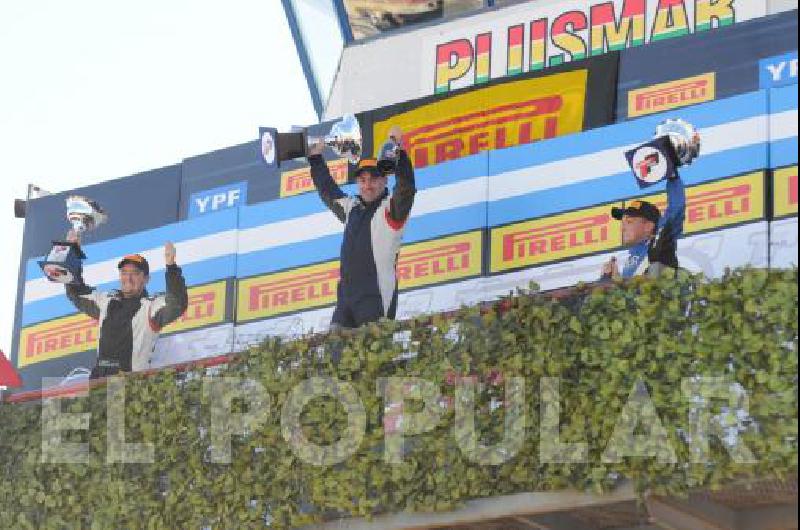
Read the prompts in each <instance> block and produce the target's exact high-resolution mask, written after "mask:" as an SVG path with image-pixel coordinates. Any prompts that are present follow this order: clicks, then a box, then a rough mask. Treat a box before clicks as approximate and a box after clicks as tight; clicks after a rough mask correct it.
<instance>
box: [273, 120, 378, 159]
mask: <svg viewBox="0 0 800 530" xmlns="http://www.w3.org/2000/svg"><path fill="white" fill-rule="evenodd" d="M320 140H322V141H323V142H325V145H326V146H327V147H328V148H330V149H331V150H332V151H333V152H334V153H336V155H337V156H340V157H343V158H345V159H347V161H348V162H350V163H351V164H357V163H358V161H359V160H361V154H362V146H363V142H362V136H361V127H360V126H359V124H358V120H357V119H356V117H355V116H354V115H352V114H347V115H345V116H344V117H343V118H342V119H341V120H340V121H338V122H336V123H334V124H333V126H332V127H331V130H330V132H328V134H326V135H325V136H324V137H322V138H315V137H310V136H308V134H307V131H305V130H303V131H300V132H290V133H278V135H277V144H278V148H277V152H278V160H279V161H284V160H291V159H293V158H303V157H305V156H307V155H308V149H309V147H311V146H312V145H314V144H316V143H317V142H319V141H320Z"/></svg>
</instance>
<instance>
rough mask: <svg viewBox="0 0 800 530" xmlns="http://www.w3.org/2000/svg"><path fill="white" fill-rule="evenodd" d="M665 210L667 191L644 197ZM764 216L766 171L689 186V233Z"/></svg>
mask: <svg viewBox="0 0 800 530" xmlns="http://www.w3.org/2000/svg"><path fill="white" fill-rule="evenodd" d="M645 200H648V201H650V202H652V203H653V204H655V205H656V206H658V209H659V210H661V212H662V213H663V212H664V211H665V210H666V207H667V196H666V194H664V193H661V194H659V195H654V196H651V197H645ZM763 217H764V172H763V171H757V172H755V173H749V174H747V175H741V176H739V177H733V178H728V179H724V180H721V181H717V182H710V183H708V184H700V185H698V186H693V187H691V188H689V189H687V190H686V220H685V221H684V226H683V230H684V233H686V234H692V233H695V232H704V231H706V230H714V229H717V228H722V227H725V226H729V225H735V224H739V223H744V222H747V221H754V220H757V219H762V218H763Z"/></svg>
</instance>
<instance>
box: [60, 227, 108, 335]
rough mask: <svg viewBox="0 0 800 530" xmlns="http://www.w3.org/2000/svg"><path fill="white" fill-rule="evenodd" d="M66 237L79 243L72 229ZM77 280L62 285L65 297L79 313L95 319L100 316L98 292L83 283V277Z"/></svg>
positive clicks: (79, 239) (76, 234)
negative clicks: (77, 281) (74, 282)
mask: <svg viewBox="0 0 800 530" xmlns="http://www.w3.org/2000/svg"><path fill="white" fill-rule="evenodd" d="M66 239H67V241H69V242H70V243H76V244H78V245H80V244H81V238H80V234H78V233H77V232H75V231H74V230H72V229H70V230H69V232H67V238H66ZM79 280H80V283H76V284H70V283H68V284H66V285H64V288H65V290H66V292H67V298H69V301H70V302H72V305H74V306H75V307H76V308H77V310H78V311H80V312H81V313H84V314H85V315H88V316H90V317H92V318H95V319H97V318H100V293H98V292H97V290H96V289H95V288H94V287H91V286H89V285H86V284H85V283H83V278H79Z"/></svg>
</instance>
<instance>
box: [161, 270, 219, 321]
mask: <svg viewBox="0 0 800 530" xmlns="http://www.w3.org/2000/svg"><path fill="white" fill-rule="evenodd" d="M226 295H227V282H226V281H225V280H223V281H220V282H215V283H211V284H208V285H200V286H197V287H191V288H190V289H189V306H188V307H187V308H186V311H185V312H184V313H183V315H182V316H181V317H180V318H179V319H178V320H176V321H175V322H173V323H172V324H170V325H168V326H166V327H165V328H164V329H163V331H162V333H176V332H178V331H189V330H191V329H196V328H201V327H204V326H209V325H211V324H217V323H220V322H224V321H225V305H226Z"/></svg>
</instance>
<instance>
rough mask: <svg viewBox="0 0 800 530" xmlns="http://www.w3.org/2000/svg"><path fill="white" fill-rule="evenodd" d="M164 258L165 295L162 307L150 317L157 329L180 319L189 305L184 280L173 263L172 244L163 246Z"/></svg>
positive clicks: (173, 250)
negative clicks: (165, 266)
mask: <svg viewBox="0 0 800 530" xmlns="http://www.w3.org/2000/svg"><path fill="white" fill-rule="evenodd" d="M164 257H165V261H166V264H167V270H166V271H165V272H164V277H165V279H166V283H167V294H166V295H165V296H164V306H163V307H161V308H159V309H158V311H156V313H155V315H153V316H152V321H153V324H155V325H156V326H157V327H158V328H159V329H161V328H163V327H164V326H166V325H167V324H169V323H170V322H173V321H174V320H176V319H177V318H178V317H180V316H181V315H182V314H183V312H184V311H186V307H187V306H188V305H189V294H188V293H187V291H186V280H184V279H183V274H182V273H181V268H180V267H178V265H177V264H176V263H175V246H174V245H173V244H172V243H167V244H166V245H165V246H164Z"/></svg>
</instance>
